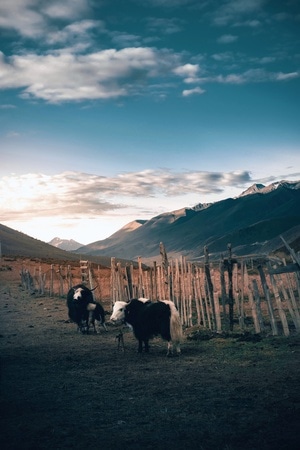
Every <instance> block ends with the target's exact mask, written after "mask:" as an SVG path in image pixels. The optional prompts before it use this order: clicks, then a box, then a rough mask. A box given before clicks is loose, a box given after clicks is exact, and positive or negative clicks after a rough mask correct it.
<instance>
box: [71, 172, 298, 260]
mask: <svg viewBox="0 0 300 450" xmlns="http://www.w3.org/2000/svg"><path fill="white" fill-rule="evenodd" d="M199 205H200V207H199V206H198V205H196V207H191V208H181V209H179V210H176V211H172V212H170V213H163V214H160V215H158V216H155V217H153V218H151V219H149V220H147V221H145V222H144V223H142V224H140V226H136V227H134V226H131V227H129V228H130V232H128V231H126V230H128V225H129V224H127V225H125V227H123V228H121V229H120V230H118V231H117V232H116V233H114V234H113V235H112V236H110V237H108V238H107V239H104V240H100V241H96V242H94V243H91V244H88V245H87V246H84V247H81V248H79V249H78V250H77V251H80V252H81V253H82V254H90V255H100V254H101V255H108V254H110V255H117V256H118V257H124V255H125V254H126V255H128V257H129V258H130V259H133V260H136V259H137V258H138V257H139V256H141V257H142V258H149V257H151V258H155V257H157V256H159V243H160V242H163V243H164V244H165V246H166V249H167V252H168V253H169V254H182V255H184V256H186V257H187V258H189V259H191V260H195V259H197V258H199V255H201V254H202V253H203V247H204V246H208V248H209V251H210V252H213V253H221V252H224V251H225V250H226V245H227V243H229V242H230V243H231V244H232V246H233V250H236V251H237V252H238V253H239V254H245V253H249V252H252V250H253V249H255V251H257V252H262V251H264V248H265V246H266V243H267V242H269V247H270V248H272V245H271V244H270V242H271V240H273V239H277V238H278V236H279V235H280V234H282V233H286V232H287V231H288V230H290V229H292V228H295V227H296V228H295V230H297V226H298V225H300V208H299V205H300V182H299V181H295V182H288V181H284V180H283V181H280V182H276V183H272V184H270V185H269V186H264V185H262V184H259V185H257V184H254V185H252V186H250V187H249V188H248V189H247V190H246V191H244V192H242V194H241V195H239V196H238V197H235V198H227V199H225V200H221V201H218V202H215V203H211V204H205V206H204V207H202V206H203V205H202V204H199ZM134 222H135V221H133V222H131V224H133V223H134ZM262 236H263V238H262ZM267 238H268V239H267ZM243 240H244V241H245V242H243ZM251 240H252V242H251ZM276 242H277V243H278V239H277V240H276ZM254 243H256V245H255V246H254V245H253V244H254ZM276 245H277V244H276Z"/></svg>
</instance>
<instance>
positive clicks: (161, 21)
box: [146, 17, 183, 35]
mask: <svg viewBox="0 0 300 450" xmlns="http://www.w3.org/2000/svg"><path fill="white" fill-rule="evenodd" d="M146 24H147V29H148V30H149V32H151V33H154V34H157V33H162V34H169V35H170V34H175V33H179V32H180V31H181V30H182V27H183V21H182V20H180V19H178V18H175V17H174V18H171V19H166V18H159V17H148V18H147V19H146Z"/></svg>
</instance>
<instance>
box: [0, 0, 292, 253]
mask: <svg viewBox="0 0 300 450" xmlns="http://www.w3.org/2000/svg"><path fill="white" fill-rule="evenodd" d="M299 179H300V3H299V0H203V1H195V0H99V1H98V0H1V1H0V223H1V224H3V225H6V226H8V227H10V228H13V229H15V230H17V231H21V232H23V233H26V234H28V235H29V236H32V237H34V238H37V239H40V240H42V241H45V242H49V241H50V240H51V239H53V238H54V237H60V238H62V239H74V240H76V241H78V242H79V243H81V244H89V243H92V242H95V241H98V240H101V239H105V238H107V237H109V236H110V235H111V234H113V233H114V232H115V231H117V230H119V229H120V228H121V227H123V226H124V225H126V224H127V223H129V222H131V221H133V220H136V219H139V220H141V219H143V220H146V219H150V218H152V217H154V216H156V215H158V214H162V213H165V212H170V211H173V210H176V209H180V208H183V207H192V206H194V205H196V204H198V203H208V202H215V201H220V200H223V199H225V198H228V197H235V196H238V195H239V194H241V193H242V192H243V191H244V190H245V189H247V188H248V187H249V186H251V185H252V184H254V183H262V184H265V185H268V184H270V183H273V182H276V181H280V180H288V181H294V180H299Z"/></svg>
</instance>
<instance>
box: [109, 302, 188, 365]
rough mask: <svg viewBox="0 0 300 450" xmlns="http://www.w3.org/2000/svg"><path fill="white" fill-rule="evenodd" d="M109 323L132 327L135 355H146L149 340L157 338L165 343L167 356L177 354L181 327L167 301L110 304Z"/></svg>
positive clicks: (174, 307) (175, 313) (172, 305)
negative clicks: (111, 305) (111, 308)
mask: <svg viewBox="0 0 300 450" xmlns="http://www.w3.org/2000/svg"><path fill="white" fill-rule="evenodd" d="M110 320H111V321H112V322H114V323H118V322H125V323H126V324H127V325H129V326H130V327H132V329H133V333H134V335H135V337H136V339H137V340H138V343H139V344H138V352H139V353H141V352H142V351H143V344H144V350H145V352H149V339H152V338H153V337H154V336H157V335H160V336H161V337H162V339H164V340H166V341H168V352H167V356H171V355H172V354H173V350H174V348H175V352H176V354H177V355H179V354H180V343H181V341H182V325H181V321H180V316H179V313H178V311H177V308H176V306H175V304H174V303H173V302H171V301H169V300H159V301H157V302H151V301H150V300H148V299H132V300H130V301H129V302H128V303H127V302H122V301H117V302H116V303H115V304H114V307H113V312H112V315H111V317H110Z"/></svg>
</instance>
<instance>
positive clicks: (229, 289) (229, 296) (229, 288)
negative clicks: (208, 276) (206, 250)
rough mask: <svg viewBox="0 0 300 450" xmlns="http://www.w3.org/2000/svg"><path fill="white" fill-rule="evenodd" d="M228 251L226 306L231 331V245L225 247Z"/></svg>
mask: <svg viewBox="0 0 300 450" xmlns="http://www.w3.org/2000/svg"><path fill="white" fill-rule="evenodd" d="M227 249H228V269H227V270H228V305H229V329H230V331H233V284H232V267H233V263H232V254H231V244H228V245H227Z"/></svg>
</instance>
